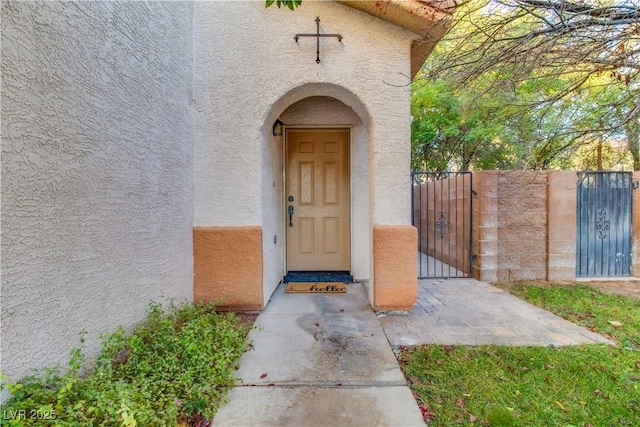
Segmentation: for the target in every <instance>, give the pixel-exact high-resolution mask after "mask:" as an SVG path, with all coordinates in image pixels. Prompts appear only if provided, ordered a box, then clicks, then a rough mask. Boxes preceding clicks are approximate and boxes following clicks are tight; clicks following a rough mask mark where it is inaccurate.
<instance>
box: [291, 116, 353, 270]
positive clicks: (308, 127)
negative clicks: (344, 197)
mask: <svg viewBox="0 0 640 427" xmlns="http://www.w3.org/2000/svg"><path fill="white" fill-rule="evenodd" d="M291 129H303V130H313V129H317V130H320V129H338V130H346V131H347V132H348V133H349V137H348V144H349V147H348V148H347V150H348V153H349V272H351V269H352V268H353V264H352V263H353V250H354V245H353V221H352V218H353V203H352V200H353V197H352V194H353V179H352V176H353V175H352V172H353V152H352V145H353V126H352V125H283V126H282V199H281V206H282V213H283V215H282V217H281V218H280V223H281V224H282V238H283V243H284V244H283V245H282V259H283V262H284V274H285V275H286V274H287V273H288V272H289V266H288V265H287V250H288V241H287V240H288V239H287V224H288V223H287V216H286V212H287V204H288V201H287V194H286V193H287V192H286V188H287V166H288V165H287V150H288V148H289V146H288V141H287V130H291Z"/></svg>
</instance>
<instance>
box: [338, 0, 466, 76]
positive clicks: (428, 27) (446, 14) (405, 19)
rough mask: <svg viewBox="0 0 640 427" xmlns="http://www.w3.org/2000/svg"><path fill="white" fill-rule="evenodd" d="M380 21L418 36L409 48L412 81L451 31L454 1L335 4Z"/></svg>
mask: <svg viewBox="0 0 640 427" xmlns="http://www.w3.org/2000/svg"><path fill="white" fill-rule="evenodd" d="M338 3H341V4H343V5H345V6H348V7H351V8H352V9H356V10H360V11H362V12H365V13H368V14H369V15H371V16H374V17H376V18H379V19H382V20H383V21H386V22H389V23H391V24H394V25H397V26H399V27H401V28H403V29H405V30H407V31H410V32H412V33H414V34H416V35H417V36H418V38H417V39H416V40H414V42H413V43H412V46H411V77H414V76H415V75H416V74H417V73H418V71H419V70H420V68H421V67H422V65H423V64H424V61H425V60H426V59H427V57H428V56H429V54H430V53H431V52H432V51H433V49H434V48H435V46H436V43H437V42H438V40H440V38H441V37H442V36H444V34H445V33H446V32H447V31H448V30H449V28H450V27H451V20H452V16H453V12H454V11H455V8H456V5H457V4H456V1H455V0H434V1H421V0H377V1H373V0H369V1H349V0H338Z"/></svg>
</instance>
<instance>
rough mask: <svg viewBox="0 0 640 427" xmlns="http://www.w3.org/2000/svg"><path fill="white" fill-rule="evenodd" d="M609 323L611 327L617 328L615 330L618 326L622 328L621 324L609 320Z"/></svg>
mask: <svg viewBox="0 0 640 427" xmlns="http://www.w3.org/2000/svg"><path fill="white" fill-rule="evenodd" d="M609 323H610V324H611V325H612V326H615V327H617V328H619V327H620V326H622V323H620V322H618V321H617V320H609Z"/></svg>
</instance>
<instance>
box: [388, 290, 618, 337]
mask: <svg viewBox="0 0 640 427" xmlns="http://www.w3.org/2000/svg"><path fill="white" fill-rule="evenodd" d="M378 317H379V319H380V322H381V323H382V327H383V328H384V331H385V334H386V335H387V338H388V339H389V342H390V343H391V345H393V346H401V345H408V346H411V345H419V344H432V343H433V344H446V345H453V344H460V345H486V344H496V345H508V346H533V345H543V346H548V345H553V346H561V345H573V344H583V343H587V344H591V343H606V344H613V343H612V342H611V341H609V340H607V339H606V338H604V337H602V336H601V335H598V334H596V333H593V332H591V331H589V330H587V329H585V328H582V327H580V326H577V325H575V324H573V323H571V322H569V321H567V320H564V319H562V318H561V317H558V316H556V315H554V314H551V313H550V312H548V311H546V310H543V309H541V308H538V307H536V306H533V305H531V304H529V303H527V302H525V301H522V300H521V299H519V298H517V297H515V296H513V295H511V294H510V293H508V292H505V291H503V290H501V289H498V288H496V287H494V286H491V285H489V284H487V283H483V282H479V281H477V280H474V279H421V280H419V281H418V304H416V306H415V307H414V308H413V310H411V311H410V312H404V313H389V314H385V313H378Z"/></svg>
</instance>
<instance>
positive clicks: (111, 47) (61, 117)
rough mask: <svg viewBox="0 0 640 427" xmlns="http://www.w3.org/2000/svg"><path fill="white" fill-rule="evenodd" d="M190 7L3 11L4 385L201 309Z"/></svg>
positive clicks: (28, 6) (69, 6)
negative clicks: (182, 304) (154, 321)
mask: <svg viewBox="0 0 640 427" xmlns="http://www.w3.org/2000/svg"><path fill="white" fill-rule="evenodd" d="M192 22H193V6H192V5H191V4H190V3H160V2H147V3H141V2H83V3H67V2H64V3H63V2H38V3H35V2H2V371H3V373H4V374H7V375H8V376H9V377H10V378H13V379H16V378H17V377H19V376H21V375H22V374H25V373H26V372H27V370H28V369H30V368H32V367H35V366H40V365H53V364H56V363H63V364H66V362H67V360H68V356H69V351H70V350H71V349H73V348H75V347H78V345H79V340H78V334H79V332H80V331H81V330H85V331H86V332H87V335H86V338H87V348H86V350H87V353H88V354H92V353H93V352H94V351H95V350H96V349H97V347H98V335H99V334H100V333H110V332H112V331H113V330H114V329H115V328H116V326H117V325H120V324H122V325H125V326H128V327H130V326H132V325H133V324H134V323H136V322H137V321H139V320H141V319H142V318H143V317H144V313H145V311H146V307H147V305H148V303H149V301H150V300H151V299H157V300H165V301H166V299H167V298H172V297H175V298H176V299H177V300H178V301H179V300H182V299H191V298H192V286H191V284H192V275H193V269H192V224H193V196H192V193H191V188H192V186H193V144H192V142H193V139H194V135H193V107H192V105H191V104H192V43H193V40H192V33H191V30H190V29H191V27H192Z"/></svg>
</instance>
